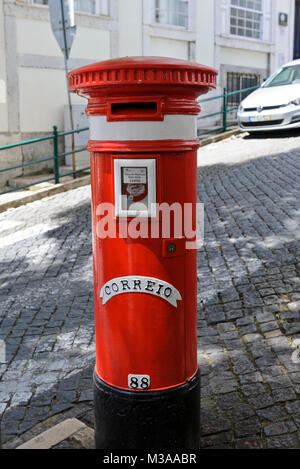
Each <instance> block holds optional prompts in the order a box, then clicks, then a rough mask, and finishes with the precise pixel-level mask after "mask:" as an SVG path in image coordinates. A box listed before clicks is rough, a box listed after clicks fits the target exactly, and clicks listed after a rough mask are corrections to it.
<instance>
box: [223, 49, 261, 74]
mask: <svg viewBox="0 0 300 469" xmlns="http://www.w3.org/2000/svg"><path fill="white" fill-rule="evenodd" d="M220 62H221V63H222V64H224V65H236V66H240V67H254V68H262V69H267V68H268V54H267V53H264V52H256V51H250V50H247V51H245V50H244V49H231V48H229V47H222V48H221V60H220Z"/></svg>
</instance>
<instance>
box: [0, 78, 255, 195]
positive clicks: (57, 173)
mask: <svg viewBox="0 0 300 469" xmlns="http://www.w3.org/2000/svg"><path fill="white" fill-rule="evenodd" d="M257 88H259V86H253V87H251V88H244V89H242V90H238V91H232V92H230V93H227V89H226V88H224V90H223V94H221V95H218V96H213V97H211V98H205V99H201V100H199V101H198V102H199V103H200V104H202V103H205V102H209V101H215V100H218V99H222V102H223V104H222V110H221V111H218V112H213V113H210V114H204V115H200V116H199V118H198V119H199V120H200V119H207V118H210V117H215V116H219V115H222V126H221V127H218V128H212V129H209V130H206V131H204V132H200V133H198V136H199V137H200V136H202V135H206V134H210V133H215V132H219V131H223V132H226V130H227V129H228V128H229V127H231V126H234V125H236V122H228V114H229V113H230V112H233V111H236V110H237V109H238V106H235V107H229V106H228V98H229V97H230V96H234V95H238V94H240V95H244V94H245V93H250V92H251V91H254V90H256V89H257ZM88 130H89V128H88V127H84V128H81V129H76V130H70V131H67V132H58V130H57V127H56V125H55V126H54V127H53V132H52V134H50V135H47V136H44V137H39V138H33V139H31V140H24V141H22V142H18V143H11V144H9V145H4V146H1V147H0V152H1V151H2V150H9V149H11V148H16V147H21V146H24V145H31V144H34V143H40V142H44V141H47V140H52V141H53V155H51V156H48V157H46V158H41V159H39V160H34V161H28V162H26V163H21V164H18V165H15V166H10V167H9V168H4V169H0V174H1V173H5V172H8V171H12V170H15V169H19V168H22V169H23V168H26V167H28V166H32V165H37V164H39V163H44V162H46V161H51V160H52V161H53V176H52V175H51V176H49V177H47V178H44V179H40V180H38V181H35V182H31V183H30V184H26V185H23V186H19V187H12V188H9V189H7V190H5V191H2V192H0V195H2V194H7V193H9V192H14V191H18V190H21V189H27V188H28V187H31V186H33V185H36V184H41V183H43V182H48V181H55V184H59V182H60V179H61V178H64V177H66V176H71V175H76V174H77V173H82V172H84V171H88V170H89V169H90V167H89V166H87V167H85V168H80V169H77V170H76V169H75V170H73V171H69V172H67V173H65V172H64V173H60V170H59V167H60V165H59V163H60V159H61V158H63V157H65V156H67V155H73V154H75V153H80V152H83V151H86V147H82V148H77V149H76V150H72V151H67V152H64V153H59V146H58V141H59V138H60V137H65V136H67V135H72V134H73V135H74V134H76V133H77V134H79V133H80V132H85V131H88ZM74 177H75V176H74Z"/></svg>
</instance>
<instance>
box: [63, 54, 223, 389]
mask: <svg viewBox="0 0 300 469" xmlns="http://www.w3.org/2000/svg"><path fill="white" fill-rule="evenodd" d="M69 82H70V89H72V90H73V91H74V90H75V91H77V92H78V93H79V94H82V95H85V96H87V97H88V98H89V105H88V111H87V112H88V113H89V114H96V115H98V114H100V115H106V116H107V120H111V121H114V120H145V121H149V125H151V120H162V119H163V118H164V115H165V114H168V113H170V114H172V113H176V114H195V113H197V112H198V110H199V106H198V104H197V103H196V101H195V100H196V98H197V96H199V95H200V94H201V93H204V92H207V91H208V88H209V87H215V82H216V72H215V71H214V70H211V69H208V68H206V67H203V66H200V65H198V64H191V63H187V62H183V61H177V60H173V59H165V58H163V59H159V58H125V59H118V60H113V61H107V62H102V63H99V64H95V65H93V66H89V67H85V68H83V69H80V70H77V71H75V72H71V73H70V74H69ZM137 85H139V86H137ZM149 102H150V103H155V102H156V103H157V107H156V108H155V106H153V105H146V106H145V107H143V106H139V105H137V106H135V107H134V106H133V107H132V106H128V109H127V110H126V103H149ZM112 103H113V104H114V103H117V106H115V107H112ZM120 103H121V106H118V104H120ZM124 103H125V105H123V104H124ZM151 112H152V113H153V114H152V115H151ZM155 113H157V114H156V115H154V114H155ZM112 125H118V123H116V124H112ZM198 146H199V142H198V140H197V139H195V140H180V139H177V140H159V141H155V140H153V141H122V142H118V141H116V142H113V141H90V142H89V145H88V148H89V150H90V151H91V177H92V216H93V256H94V282H95V324H96V372H97V374H98V375H99V377H100V378H101V379H103V380H104V381H105V382H107V383H108V384H110V385H112V386H115V387H118V388H122V389H128V375H129V374H136V375H149V376H150V378H151V387H150V390H160V389H167V388H172V387H175V386H178V385H180V384H183V383H185V382H187V381H189V380H190V379H191V378H192V377H193V376H194V375H195V373H196V371H197V334H196V291H197V278H196V251H195V250H186V249H185V243H184V241H185V240H184V239H178V240H176V239H174V233H172V232H171V233H170V239H169V240H166V239H162V238H161V237H160V238H158V239H151V238H148V239H131V238H127V239H124V238H122V237H120V238H118V234H119V232H120V231H121V232H122V230H123V228H124V223H130V220H128V221H124V220H120V219H118V218H117V219H114V224H115V227H116V233H117V237H116V238H115V239H111V238H106V239H102V238H101V237H100V236H99V221H100V220H101V217H102V216H103V215H100V214H99V206H100V204H101V203H102V202H111V203H112V204H113V203H114V159H116V158H130V159H134V158H136V159H140V158H142V159H147V158H150V159H153V158H155V159H156V187H157V194H156V196H157V203H162V202H166V203H168V204H170V205H171V204H173V203H176V202H179V203H180V204H182V206H183V204H184V203H192V204H193V207H194V213H193V227H194V228H195V218H196V217H195V204H196V180H197V161H196V155H197V152H196V150H197V148H198ZM141 223H142V224H149V220H148V219H141ZM157 223H159V225H160V228H161V220H158V221H157ZM169 243H175V244H177V249H176V252H175V253H173V254H170V253H168V252H167V246H168V244H169ZM131 275H132V276H144V277H153V278H157V279H160V280H164V281H166V282H169V283H170V284H171V285H173V286H174V287H175V288H176V289H177V290H178V291H179V292H180V294H181V296H182V300H181V301H178V303H177V308H176V307H174V306H173V305H171V304H170V303H168V302H167V301H165V300H163V299H161V298H159V297H157V296H153V295H149V294H146V293H138V294H133V293H130V292H128V293H125V294H122V295H116V296H114V297H113V298H111V299H110V300H109V301H108V302H107V303H105V304H103V302H102V299H101V298H100V291H101V288H102V287H103V285H104V284H105V283H106V282H107V281H110V280H112V279H114V278H118V277H126V276H131ZM141 392H145V391H141Z"/></svg>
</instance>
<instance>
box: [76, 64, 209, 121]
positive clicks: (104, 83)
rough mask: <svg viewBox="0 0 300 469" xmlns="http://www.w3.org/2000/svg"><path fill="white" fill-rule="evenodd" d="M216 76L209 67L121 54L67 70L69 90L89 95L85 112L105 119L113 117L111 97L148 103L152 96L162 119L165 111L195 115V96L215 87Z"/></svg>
mask: <svg viewBox="0 0 300 469" xmlns="http://www.w3.org/2000/svg"><path fill="white" fill-rule="evenodd" d="M216 77H217V71H216V70H214V69H212V68H209V67H205V66H203V65H199V64H197V63H193V62H187V61H185V60H179V59H172V58H168V57H123V58H119V59H112V60H106V61H104V62H98V63H95V64H91V65H88V66H86V67H82V68H79V69H77V70H73V71H71V72H69V73H68V79H69V89H70V91H74V92H76V93H78V94H79V95H81V96H85V97H87V98H88V99H89V103H88V106H87V110H86V112H87V114H88V115H107V117H108V120H115V119H114V118H113V117H112V114H113V113H112V112H111V103H112V101H114V100H117V101H118V102H120V98H122V101H121V102H125V101H127V102H128V103H129V102H131V103H132V102H141V101H143V102H145V101H148V102H149V103H150V102H151V99H152V100H153V96H156V98H157V101H156V102H157V103H158V106H157V108H158V109H159V112H158V114H159V116H160V118H161V119H163V115H164V114H177V113H180V114H193V115H196V114H198V113H199V111H200V107H199V105H198V104H197V102H196V98H197V97H198V96H199V95H201V94H204V93H207V92H208V91H209V89H210V88H216ZM124 100H125V101H124ZM149 109H150V107H149ZM129 114H130V113H129ZM141 118H142V117H141ZM127 119H128V113H127ZM127 119H126V120H127ZM142 119H143V120H144V117H143V118H142ZM154 119H155V120H158V117H157V116H156V118H154ZM132 120H133V119H132Z"/></svg>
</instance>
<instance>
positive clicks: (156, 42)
mask: <svg viewBox="0 0 300 469" xmlns="http://www.w3.org/2000/svg"><path fill="white" fill-rule="evenodd" d="M150 55H157V56H161V57H175V58H178V59H185V60H188V58H189V50H188V43H187V42H186V41H177V40H173V39H164V38H161V37H152V38H151V40H150Z"/></svg>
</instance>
